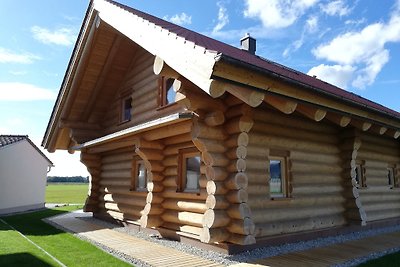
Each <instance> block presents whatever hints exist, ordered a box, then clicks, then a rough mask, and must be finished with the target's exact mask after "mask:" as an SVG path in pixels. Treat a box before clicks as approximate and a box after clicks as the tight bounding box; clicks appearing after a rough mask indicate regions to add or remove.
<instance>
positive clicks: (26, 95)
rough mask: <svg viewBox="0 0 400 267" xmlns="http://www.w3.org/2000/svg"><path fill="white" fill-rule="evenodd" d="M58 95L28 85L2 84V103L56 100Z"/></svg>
mask: <svg viewBox="0 0 400 267" xmlns="http://www.w3.org/2000/svg"><path fill="white" fill-rule="evenodd" d="M56 97H57V95H56V93H54V92H53V91H51V90H49V89H44V88H40V87H37V86H35V85H32V84H27V83H19V82H13V83H0V101H34V100H54V99H55V98H56Z"/></svg>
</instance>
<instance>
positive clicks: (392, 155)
mask: <svg viewBox="0 0 400 267" xmlns="http://www.w3.org/2000/svg"><path fill="white" fill-rule="evenodd" d="M357 159H358V160H361V161H365V180H366V184H367V187H366V188H360V189H359V194H360V198H361V201H362V205H363V207H364V209H365V212H366V215H367V221H375V220H382V219H388V218H393V217H400V188H391V187H390V186H389V184H388V171H387V168H388V165H389V164H397V167H399V164H400V145H399V142H398V141H396V140H393V139H389V138H385V137H383V136H378V135H371V134H367V133H363V134H361V147H360V149H359V151H358V156H357ZM397 170H398V169H397ZM399 175H400V174H399V172H397V177H399Z"/></svg>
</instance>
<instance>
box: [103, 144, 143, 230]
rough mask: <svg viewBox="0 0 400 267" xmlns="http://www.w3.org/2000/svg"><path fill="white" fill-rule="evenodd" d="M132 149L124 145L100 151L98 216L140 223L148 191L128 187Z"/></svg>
mask: <svg viewBox="0 0 400 267" xmlns="http://www.w3.org/2000/svg"><path fill="white" fill-rule="evenodd" d="M134 156H136V153H135V152H134V148H133V146H132V147H126V148H121V149H117V150H113V151H110V152H105V153H102V154H101V173H100V177H101V178H100V182H99V184H100V186H99V192H100V194H99V199H98V200H99V201H98V211H97V213H98V214H99V215H103V216H111V217H112V218H114V219H116V220H121V221H126V222H129V223H133V224H140V218H141V216H142V215H143V214H144V212H145V211H144V208H145V206H146V197H147V192H137V191H133V190H131V185H132V164H133V158H134Z"/></svg>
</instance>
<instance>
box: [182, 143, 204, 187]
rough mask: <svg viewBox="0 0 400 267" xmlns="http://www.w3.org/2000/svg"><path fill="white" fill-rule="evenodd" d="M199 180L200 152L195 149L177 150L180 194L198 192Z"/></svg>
mask: <svg viewBox="0 0 400 267" xmlns="http://www.w3.org/2000/svg"><path fill="white" fill-rule="evenodd" d="M199 180H200V152H199V151H198V150H197V149H196V148H186V149H181V150H179V183H178V191H180V192H198V191H199V190H200V186H199Z"/></svg>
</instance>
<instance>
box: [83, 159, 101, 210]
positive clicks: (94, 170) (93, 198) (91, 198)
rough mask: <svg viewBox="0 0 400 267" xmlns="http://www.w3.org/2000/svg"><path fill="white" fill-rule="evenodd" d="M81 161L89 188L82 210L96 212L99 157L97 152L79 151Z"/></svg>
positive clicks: (98, 187) (99, 167) (98, 193)
mask: <svg viewBox="0 0 400 267" xmlns="http://www.w3.org/2000/svg"><path fill="white" fill-rule="evenodd" d="M80 160H81V162H82V163H83V164H84V165H85V166H86V169H87V170H88V172H89V174H90V176H89V189H88V194H87V198H86V201H85V206H84V208H83V209H84V211H87V212H89V211H91V212H96V211H97V207H98V197H99V195H100V192H99V189H100V172H101V171H100V170H101V158H100V156H99V155H98V154H89V153H86V152H85V151H82V152H81V159H80Z"/></svg>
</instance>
